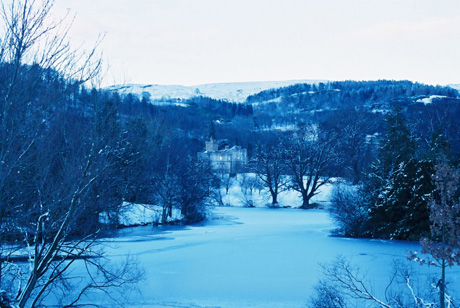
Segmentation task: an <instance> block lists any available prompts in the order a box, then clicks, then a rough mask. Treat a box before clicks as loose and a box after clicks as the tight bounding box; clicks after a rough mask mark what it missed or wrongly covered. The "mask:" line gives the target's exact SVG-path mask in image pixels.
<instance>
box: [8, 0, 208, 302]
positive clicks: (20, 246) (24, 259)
mask: <svg viewBox="0 0 460 308" xmlns="http://www.w3.org/2000/svg"><path fill="white" fill-rule="evenodd" d="M52 6H53V1H52V0H40V1H27V0H13V1H9V3H8V4H6V3H5V4H3V3H2V6H1V9H0V10H1V17H2V22H3V26H4V31H3V32H2V33H3V36H2V37H1V39H0V231H1V232H0V302H1V306H2V307H21V308H22V307H39V306H43V305H45V303H46V301H47V299H48V298H49V297H54V298H58V299H59V298H60V299H61V300H62V302H61V303H60V304H61V305H62V306H63V307H64V306H65V307H76V306H79V307H80V306H82V305H84V304H85V303H84V302H81V301H82V300H83V299H84V298H85V297H84V296H83V295H84V293H85V292H91V291H93V290H95V289H97V290H100V291H103V292H106V293H107V294H110V295H111V296H112V294H113V293H112V292H113V289H115V288H124V287H128V286H132V285H134V284H135V283H136V282H138V281H139V279H141V278H142V271H141V270H140V269H137V268H136V267H135V264H134V263H132V262H131V261H130V260H127V261H126V263H125V264H123V265H122V266H121V267H112V266H111V265H110V264H109V263H107V262H106V260H104V258H103V255H101V249H100V248H98V246H99V241H98V238H99V237H100V235H101V234H102V233H103V231H104V229H105V228H108V227H109V228H110V227H116V226H117V219H118V215H117V214H118V212H119V210H120V206H121V205H122V203H123V202H142V203H157V204H161V205H162V206H163V208H164V217H165V218H166V217H167V216H168V215H171V211H170V209H171V207H172V206H174V207H177V208H179V209H180V210H181V212H182V214H183V216H184V218H185V220H187V221H197V220H201V219H203V217H204V215H205V206H206V204H207V200H208V199H209V198H210V197H211V194H212V191H213V187H215V181H214V177H213V175H212V173H211V170H210V167H209V165H207V164H206V163H204V162H200V161H198V160H197V159H196V152H197V148H198V146H197V144H198V143H201V141H200V140H196V139H194V138H192V137H191V135H190V134H188V131H187V130H186V129H184V128H183V127H180V126H178V125H176V124H175V123H177V118H174V119H172V117H168V116H167V115H165V114H164V113H163V112H162V111H161V110H160V109H158V108H152V106H151V105H150V104H148V103H147V102H137V101H136V99H135V98H134V97H132V96H129V95H128V96H126V97H120V96H119V95H117V94H116V93H109V92H105V91H102V90H98V89H96V88H95V87H93V88H91V86H90V85H91V82H94V81H96V79H95V77H97V76H98V75H99V73H100V70H101V65H102V62H101V60H100V58H99V56H98V54H97V52H96V48H95V49H94V50H90V51H89V52H88V51H80V50H73V49H72V48H71V47H70V43H68V42H67V32H68V28H66V26H65V25H66V24H67V22H66V20H57V21H53V20H52V18H50V14H51V13H50V12H51V9H52ZM96 47H97V43H96ZM191 122H192V121H190V123H191ZM181 124H183V123H181ZM201 147H202V146H200V149H201ZM171 183H173V184H171ZM167 187H172V189H173V191H168V188H167ZM166 192H168V193H169V194H170V195H172V197H171V198H170V197H169V195H167V194H166ZM102 212H104V213H107V214H108V216H109V218H110V222H111V224H109V225H103V224H101V223H100V221H99V214H100V213H102ZM81 262H84V263H85V264H84V265H81ZM77 264H80V265H77ZM74 266H79V268H81V269H83V268H84V269H86V270H87V276H86V277H83V278H82V279H81V280H79V279H71V278H72V277H69V275H68V274H67V273H68V272H69V269H70V270H71V269H72V268H74ZM113 298H117V297H116V296H114V297H113ZM87 304H88V303H87ZM89 304H91V303H89Z"/></svg>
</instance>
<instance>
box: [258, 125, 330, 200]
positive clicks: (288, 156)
mask: <svg viewBox="0 0 460 308" xmlns="http://www.w3.org/2000/svg"><path fill="white" fill-rule="evenodd" d="M274 142H275V143H268V144H266V145H262V144H259V145H258V146H257V147H256V150H255V153H254V157H253V158H252V160H251V162H250V169H251V170H252V171H253V172H254V173H255V174H256V175H257V176H258V177H259V179H260V180H261V181H262V183H264V185H265V186H266V187H267V188H268V191H269V192H270V195H271V198H272V204H273V205H274V206H276V205H277V204H278V194H279V193H280V192H281V191H283V190H285V189H293V190H295V191H298V192H299V193H300V195H301V196H302V205H301V208H303V209H309V208H312V207H314V206H315V205H313V204H311V202H310V201H311V199H312V198H313V196H315V195H316V194H318V190H319V188H320V187H321V186H323V185H325V184H327V183H330V182H331V179H332V176H333V175H335V174H334V172H335V167H336V166H337V165H338V162H339V155H338V151H337V149H336V145H337V143H336V138H335V136H333V135H331V134H327V133H325V131H323V130H321V129H320V128H319V127H318V126H315V125H312V126H305V127H303V128H302V129H299V130H297V131H295V132H293V133H292V134H290V135H289V136H288V137H286V136H285V137H284V139H281V138H278V139H275V140H274Z"/></svg>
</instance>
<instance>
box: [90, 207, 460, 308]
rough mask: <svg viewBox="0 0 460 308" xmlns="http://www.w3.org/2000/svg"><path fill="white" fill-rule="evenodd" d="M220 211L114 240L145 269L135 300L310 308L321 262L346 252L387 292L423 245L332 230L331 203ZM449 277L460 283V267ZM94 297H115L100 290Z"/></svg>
mask: <svg viewBox="0 0 460 308" xmlns="http://www.w3.org/2000/svg"><path fill="white" fill-rule="evenodd" d="M212 217H213V218H212V219H211V220H209V221H206V222H204V223H202V224H199V225H195V226H189V227H177V226H171V227H167V226H166V227H152V226H144V227H134V228H127V229H123V230H120V231H119V232H118V234H117V236H116V237H114V238H112V239H111V240H110V244H111V245H110V247H107V248H106V252H107V256H108V257H109V258H110V259H111V260H112V261H115V262H116V261H121V260H123V258H124V257H125V256H127V255H129V256H131V257H134V258H135V259H136V260H137V262H138V263H139V265H140V266H141V267H142V268H144V270H145V274H146V275H145V277H146V280H145V281H143V282H142V283H141V284H140V285H139V289H140V290H139V291H140V293H136V292H133V293H132V294H128V293H125V295H126V296H128V304H127V307H131V308H134V307H149V308H154V307H155V308H159V307H171V308H172V307H196V308H199V307H214V308H215V307H228V308H233V307H234V308H236V307H238V308H245V307H252V308H259V307H260V308H261V307H280V308H283V307H289V308H295V307H305V305H306V303H307V302H308V300H309V298H310V296H311V295H312V293H313V286H314V285H315V284H316V282H317V281H318V278H319V277H320V266H319V264H322V263H326V262H329V261H332V260H334V259H335V258H336V256H337V255H339V254H341V255H343V256H345V257H350V258H351V259H352V262H353V263H354V264H357V265H359V266H360V267H361V270H362V272H363V273H367V277H368V281H369V283H370V284H371V285H372V289H373V291H375V293H376V294H378V295H381V296H383V295H382V290H383V289H384V286H386V283H387V282H388V281H389V278H390V274H391V269H392V264H393V261H394V260H400V261H402V262H406V261H405V259H406V257H407V255H408V254H407V251H408V250H418V249H419V246H418V244H417V243H412V242H398V241H383V240H367V239H345V238H335V237H331V236H330V231H331V229H333V228H334V225H333V222H332V221H331V219H330V217H329V215H328V213H327V212H326V211H325V210H299V209H271V208H266V207H264V208H244V207H218V208H215V209H214V211H213V215H212ZM415 269H416V270H417V271H427V270H429V269H428V268H427V267H420V266H418V265H417V266H416V267H415ZM432 270H434V269H432ZM448 277H449V280H450V281H451V282H452V286H458V285H459V283H460V280H459V277H460V272H459V269H458V268H453V269H449V270H448ZM90 301H91V302H92V303H93V304H98V303H102V304H106V303H107V301H108V300H107V298H106V297H104V296H103V295H101V294H93V295H92V296H91V297H90Z"/></svg>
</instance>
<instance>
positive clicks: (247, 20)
mask: <svg viewBox="0 0 460 308" xmlns="http://www.w3.org/2000/svg"><path fill="white" fill-rule="evenodd" d="M67 9H70V12H71V13H72V14H74V13H75V14H76V20H75V22H74V25H73V28H72V32H71V38H72V42H73V43H75V44H81V43H82V42H87V43H91V42H94V41H95V40H96V39H97V37H98V35H99V34H105V39H104V41H103V42H102V44H101V50H102V51H103V54H104V59H105V61H106V63H108V64H109V65H110V68H109V70H108V71H107V73H106V77H105V79H104V84H105V85H109V84H115V83H116V84H120V83H140V84H181V85H198V84H203V83H215V82H237V81H277V80H296V79H327V80H348V79H353V80H375V79H396V80H401V79H408V80H412V81H419V82H423V83H429V84H442V85H444V84H449V83H460V1H458V0H314V1H312V0H277V1H274V0H56V3H55V11H54V12H55V13H56V14H61V13H62V14H65V11H66V10H67Z"/></svg>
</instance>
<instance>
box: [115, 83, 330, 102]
mask: <svg viewBox="0 0 460 308" xmlns="http://www.w3.org/2000/svg"><path fill="white" fill-rule="evenodd" d="M320 82H327V81H325V80H288V81H256V82H231V83H210V84H202V85H196V86H181V85H157V84H156V85H138V84H127V85H113V86H110V87H108V88H107V89H108V90H112V91H118V92H119V93H120V94H128V93H132V94H135V95H138V96H140V97H142V96H148V97H150V99H151V100H161V99H189V98H192V97H194V96H207V97H210V98H213V99H221V100H227V101H230V102H237V103H242V102H244V101H245V100H246V98H247V97H248V96H250V95H253V94H256V93H259V92H261V91H264V90H268V89H272V88H280V87H288V86H291V85H294V84H298V83H309V84H318V83H320Z"/></svg>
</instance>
